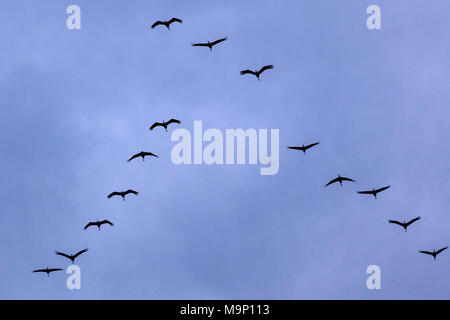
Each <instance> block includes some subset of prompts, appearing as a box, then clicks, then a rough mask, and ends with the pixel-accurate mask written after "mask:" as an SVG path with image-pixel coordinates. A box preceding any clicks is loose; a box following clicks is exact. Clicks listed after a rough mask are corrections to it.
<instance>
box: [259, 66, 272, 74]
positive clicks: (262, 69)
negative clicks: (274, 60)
mask: <svg viewBox="0 0 450 320" xmlns="http://www.w3.org/2000/svg"><path fill="white" fill-rule="evenodd" d="M269 69H273V65H271V64H270V65H268V66H264V67H262V68H261V69H259V71H258V73H263V72H264V71H266V70H269Z"/></svg>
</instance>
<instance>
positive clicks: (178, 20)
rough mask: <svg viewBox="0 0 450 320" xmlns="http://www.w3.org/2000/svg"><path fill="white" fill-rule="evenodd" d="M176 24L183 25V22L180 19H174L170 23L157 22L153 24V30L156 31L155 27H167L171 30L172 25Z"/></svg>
mask: <svg viewBox="0 0 450 320" xmlns="http://www.w3.org/2000/svg"><path fill="white" fill-rule="evenodd" d="M174 22H179V23H183V20H181V19H178V18H172V19H170V20H169V21H159V20H158V21H156V22H155V23H154V24H152V29H154V28H155V27H157V26H159V25H165V26H166V28H167V29H168V30H170V25H171V24H172V23H174Z"/></svg>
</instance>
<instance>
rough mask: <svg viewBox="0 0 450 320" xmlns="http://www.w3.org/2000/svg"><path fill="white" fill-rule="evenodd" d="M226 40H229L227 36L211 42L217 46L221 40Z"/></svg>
mask: <svg viewBox="0 0 450 320" xmlns="http://www.w3.org/2000/svg"><path fill="white" fill-rule="evenodd" d="M225 40H228V37H225V38H222V39H219V40H216V41H213V42H211V45H212V46H215V45H216V44H218V43H221V42H223V41H225Z"/></svg>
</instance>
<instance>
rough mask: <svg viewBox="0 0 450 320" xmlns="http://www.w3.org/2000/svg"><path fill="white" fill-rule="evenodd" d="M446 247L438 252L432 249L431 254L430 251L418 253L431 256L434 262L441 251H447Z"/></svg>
mask: <svg viewBox="0 0 450 320" xmlns="http://www.w3.org/2000/svg"><path fill="white" fill-rule="evenodd" d="M447 248H448V247H444V248H442V249H439V250H438V251H435V250H434V249H433V252H430V251H419V252H420V253H425V254H429V255H430V256H433V258H434V260H436V256H437V255H438V254H439V253H441V252H442V251H444V250H445V249H447Z"/></svg>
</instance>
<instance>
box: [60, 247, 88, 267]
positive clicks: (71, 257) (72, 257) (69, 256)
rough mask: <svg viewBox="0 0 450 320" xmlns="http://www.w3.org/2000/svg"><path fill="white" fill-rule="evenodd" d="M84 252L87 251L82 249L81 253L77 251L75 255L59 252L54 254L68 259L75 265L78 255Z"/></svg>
mask: <svg viewBox="0 0 450 320" xmlns="http://www.w3.org/2000/svg"><path fill="white" fill-rule="evenodd" d="M86 251H88V249H87V248H86V249H83V250H81V251H78V252H77V253H75V254H70V255H69V254H65V253H62V252H59V251H56V254H57V255H60V256H63V257H66V258H67V259H70V260H71V261H72V263H75V259H76V258H77V257H78V256H79V255H80V254H82V253H84V252H86Z"/></svg>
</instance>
